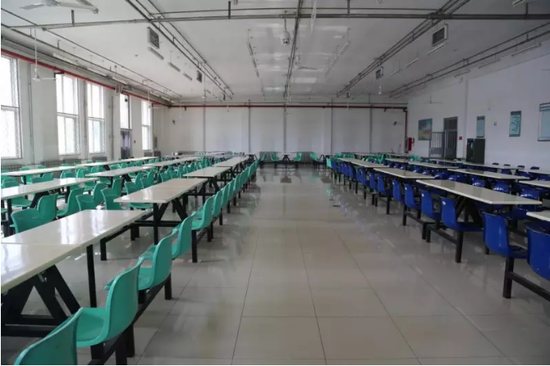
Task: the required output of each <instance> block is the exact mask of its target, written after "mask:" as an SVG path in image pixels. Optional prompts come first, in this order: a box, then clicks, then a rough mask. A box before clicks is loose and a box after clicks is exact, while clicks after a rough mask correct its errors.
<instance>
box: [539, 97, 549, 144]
mask: <svg viewBox="0 0 550 366" xmlns="http://www.w3.org/2000/svg"><path fill="white" fill-rule="evenodd" d="M539 141H550V103H545V104H541V105H540V121H539Z"/></svg>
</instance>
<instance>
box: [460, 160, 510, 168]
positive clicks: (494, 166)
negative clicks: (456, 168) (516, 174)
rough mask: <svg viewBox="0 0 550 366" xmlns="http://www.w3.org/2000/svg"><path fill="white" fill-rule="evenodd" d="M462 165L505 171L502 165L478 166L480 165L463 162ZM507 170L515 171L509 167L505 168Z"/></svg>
mask: <svg viewBox="0 0 550 366" xmlns="http://www.w3.org/2000/svg"><path fill="white" fill-rule="evenodd" d="M460 164H462V165H466V166H477V167H481V168H490V169H503V168H504V167H503V166H500V165H492V164H478V163H469V162H467V161H461V162H460ZM505 169H513V168H511V167H509V166H507V167H505Z"/></svg>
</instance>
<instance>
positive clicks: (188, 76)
mask: <svg viewBox="0 0 550 366" xmlns="http://www.w3.org/2000/svg"><path fill="white" fill-rule="evenodd" d="M183 76H185V77H186V78H187V79H188V80H189V81H193V78H192V77H191V76H190V75H188V74H186V73H183Z"/></svg>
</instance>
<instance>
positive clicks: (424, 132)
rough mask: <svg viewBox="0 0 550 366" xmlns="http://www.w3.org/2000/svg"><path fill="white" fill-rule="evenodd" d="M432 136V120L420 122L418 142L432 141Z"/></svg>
mask: <svg viewBox="0 0 550 366" xmlns="http://www.w3.org/2000/svg"><path fill="white" fill-rule="evenodd" d="M431 135H432V120H431V119H421V120H420V121H418V141H430V139H431Z"/></svg>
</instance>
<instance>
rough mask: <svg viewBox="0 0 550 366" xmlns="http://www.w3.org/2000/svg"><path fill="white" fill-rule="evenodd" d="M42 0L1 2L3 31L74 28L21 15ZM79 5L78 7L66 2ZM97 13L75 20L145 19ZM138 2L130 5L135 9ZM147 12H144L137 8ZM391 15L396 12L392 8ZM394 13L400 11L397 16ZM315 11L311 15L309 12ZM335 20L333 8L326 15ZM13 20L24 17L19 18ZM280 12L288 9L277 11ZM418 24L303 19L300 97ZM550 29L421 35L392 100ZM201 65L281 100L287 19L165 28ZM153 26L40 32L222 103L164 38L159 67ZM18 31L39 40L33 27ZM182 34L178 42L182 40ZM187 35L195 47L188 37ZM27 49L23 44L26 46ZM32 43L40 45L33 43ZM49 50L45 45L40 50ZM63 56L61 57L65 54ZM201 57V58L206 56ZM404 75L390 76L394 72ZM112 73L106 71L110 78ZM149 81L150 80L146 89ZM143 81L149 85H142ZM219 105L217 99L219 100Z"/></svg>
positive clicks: (56, 16)
mask: <svg viewBox="0 0 550 366" xmlns="http://www.w3.org/2000/svg"><path fill="white" fill-rule="evenodd" d="M38 1H40V0H3V1H2V9H3V10H6V11H3V12H2V24H3V25H7V26H18V25H29V24H30V23H29V22H33V23H38V24H52V23H68V22H70V10H68V9H65V8H60V7H43V8H39V9H33V10H22V9H21V7H22V6H24V5H28V4H31V3H35V2H38ZM66 1H72V2H75V1H76V0H66ZM90 1H91V2H92V3H93V4H94V5H95V6H97V7H98V8H99V14H93V13H91V12H89V11H82V10H78V11H76V12H75V21H76V22H77V23H79V22H97V21H109V20H129V19H141V16H140V14H139V13H138V12H136V11H135V10H134V9H133V8H132V7H131V6H130V5H129V4H128V3H127V2H126V1H123V0H116V1H115V0H90ZM137 1H138V0H132V2H133V3H134V4H137ZM139 2H140V3H141V4H143V6H144V7H146V8H147V9H148V10H149V11H150V12H152V13H156V10H155V8H154V7H157V8H158V9H159V10H160V11H162V12H175V11H191V10H207V9H226V8H227V3H228V2H227V0H186V1H181V0H139ZM446 2H447V1H446V0H382V1H379V0H352V1H351V7H352V8H354V7H369V8H384V10H382V12H384V13H388V12H402V13H420V14H426V13H429V12H432V11H434V10H435V9H438V8H440V7H441V6H442V5H444V4H445V3H446ZM312 3H313V0H305V1H304V6H305V7H311V6H312ZM345 4H346V2H345V1H342V0H317V6H318V7H343V6H345ZM296 5H297V0H292V1H288V0H262V1H256V0H239V1H238V4H237V5H233V14H234V15H251V14H255V13H257V11H239V10H238V9H242V8H265V7H277V8H281V7H283V8H284V7H287V8H292V9H295V7H296ZM138 7H139V6H138ZM397 8H421V9H425V10H400V11H396V10H395V9H397ZM387 9H390V10H387ZM391 9H394V10H393V11H392V10H391ZM529 9H530V12H532V13H550V1H547V0H538V1H536V0H531V3H530V8H529ZM524 10H525V8H524V7H517V8H513V7H512V1H511V0H471V1H470V2H469V3H468V4H467V5H465V6H464V7H463V8H462V9H461V10H460V11H458V12H457V13H458V14H466V13H475V14H521V13H523V12H524ZM307 12H309V11H307ZM326 12H330V13H335V12H336V11H335V10H331V11H326ZM10 13H13V14H15V15H16V16H13V15H11V14H10ZM273 13H275V14H280V13H281V11H273ZM202 15H226V13H225V12H223V13H221V12H214V13H213V12H206V13H205V12H195V13H179V14H170V15H166V16H168V17H176V16H202ZM421 22H422V20H419V19H317V20H315V21H314V22H313V24H312V20H310V19H301V20H300V23H299V32H298V34H299V37H298V42H297V45H298V49H297V55H298V59H297V62H296V65H295V69H294V72H293V74H292V75H293V78H292V83H291V96H292V97H312V98H324V99H326V98H331V97H334V96H335V95H336V93H337V92H338V91H339V90H341V89H342V88H343V87H344V86H345V85H346V84H347V83H348V82H349V81H350V80H351V79H352V78H353V77H354V76H355V75H357V74H358V73H359V72H360V71H362V70H363V69H365V68H366V67H367V66H368V65H370V64H371V63H372V62H373V61H374V60H375V59H376V58H377V57H379V56H380V55H381V54H383V53H384V52H385V51H387V50H388V49H389V48H390V47H391V46H393V45H394V44H395V43H396V42H397V41H399V40H400V39H401V38H403V37H404V36H405V35H406V34H407V33H408V32H410V31H411V30H412V29H413V28H414V27H415V26H417V25H418V24H420V23H421ZM546 22H548V21H525V20H522V21H496V20H495V21H477V20H476V21H473V20H464V21H457V20H451V21H447V22H446V24H448V27H449V40H448V41H447V45H446V46H445V47H444V48H443V49H441V50H439V51H438V52H436V53H434V54H432V55H427V51H429V50H430V49H431V47H430V37H431V33H428V34H425V35H424V36H421V37H419V38H418V39H417V40H416V41H415V42H413V43H412V44H411V45H409V46H407V47H406V48H405V49H404V50H402V51H401V52H400V53H399V54H397V55H396V56H395V57H393V58H392V59H391V60H389V61H388V62H386V63H385V64H384V68H385V74H386V76H385V77H384V79H383V82H382V89H383V92H384V93H387V92H389V91H391V90H395V89H396V88H398V87H400V86H402V85H404V84H406V83H409V82H411V81H413V80H416V79H418V78H420V77H423V76H425V75H426V74H429V73H431V72H434V71H436V70H438V69H441V68H443V67H445V66H447V65H449V64H451V63H453V62H456V61H459V60H461V59H463V58H466V57H468V56H471V55H472V54H474V53H477V52H480V51H483V50H484V49H487V48H489V47H491V46H493V45H495V44H497V43H499V42H502V41H505V40H507V39H509V38H511V37H514V36H516V35H518V34H520V33H522V32H525V31H527V30H529V29H532V28H535V27H536V26H539V25H542V24H545V23H546ZM162 24H164V25H165V26H166V30H167V31H169V32H170V33H171V34H172V35H173V36H174V37H176V38H177V39H178V40H179V41H181V42H182V44H185V45H186V48H188V49H190V45H192V47H194V49H195V50H196V51H197V52H198V54H197V53H195V52H194V51H191V54H193V56H194V57H196V58H197V59H198V58H199V57H203V58H204V60H205V61H206V62H207V63H208V65H209V66H210V67H211V68H212V70H213V71H214V72H215V73H216V74H217V76H218V77H219V78H221V80H223V82H225V83H226V84H227V85H228V86H229V88H230V89H231V91H232V92H233V93H234V94H235V99H244V98H248V97H251V98H253V97H264V96H265V98H267V99H266V100H276V99H281V97H282V94H283V91H284V86H285V81H286V74H287V69H288V59H289V56H290V50H291V47H290V46H283V45H281V42H280V36H281V33H282V31H283V28H284V25H283V24H284V23H283V20H282V19H268V20H266V19H264V20H214V21H189V22H173V23H162ZM294 25H295V21H294V20H288V24H287V29H288V31H289V32H291V33H292V32H293V29H294ZM147 27H148V25H147V24H144V23H141V24H115V25H101V26H89V27H74V28H64V29H55V30H48V31H42V30H38V31H37V38H38V39H39V40H40V41H42V42H45V43H47V44H50V45H53V46H56V47H58V48H59V49H60V50H62V51H65V52H68V53H70V54H74V55H75V56H77V57H79V58H82V59H84V60H87V61H90V62H92V63H94V64H96V65H97V66H98V67H101V68H102V69H107V70H109V69H110V70H111V71H110V74H112V73H114V72H115V65H117V67H116V73H118V74H119V76H124V77H127V78H129V79H131V80H133V81H135V82H136V83H137V84H139V83H142V84H143V83H145V84H146V85H147V86H149V87H151V88H152V89H154V90H157V91H159V92H161V93H163V94H165V95H169V96H170V98H174V99H176V98H177V99H180V98H183V99H193V98H200V97H201V96H202V95H203V93H204V89H205V88H206V89H207V90H208V92H209V93H208V94H207V97H208V98H213V95H215V96H216V97H217V98H221V96H222V92H221V91H220V90H219V89H218V88H217V87H215V86H214V84H213V83H212V82H210V81H209V80H207V78H204V79H205V82H204V83H202V84H201V83H199V82H197V81H195V80H193V81H189V80H188V79H186V78H185V77H184V76H183V73H182V72H177V71H176V70H174V69H173V68H171V67H169V66H168V61H171V62H172V63H173V64H175V65H177V66H178V67H179V68H180V69H182V71H185V72H186V73H188V74H189V75H191V76H193V77H195V75H196V67H195V66H193V65H192V63H191V62H190V61H189V60H187V59H186V58H185V57H184V55H182V54H181V52H179V51H178V50H177V49H176V48H175V47H174V46H172V45H171V44H170V42H168V40H167V39H165V38H163V37H161V45H160V50H159V52H160V53H161V54H162V55H163V56H164V60H163V61H161V60H160V59H158V58H157V57H156V56H155V55H153V54H152V53H151V52H149V51H148V47H149V44H148V43H147ZM17 31H18V32H22V33H24V34H27V35H29V34H31V33H30V30H29V29H19V30H17ZM178 32H179V33H180V34H178ZM348 34H349V47H348V49H347V51H346V52H345V53H344V54H343V55H342V56H341V57H340V58H339V59H338V61H337V62H336V63H335V64H334V67H333V68H332V69H331V70H330V72H329V73H328V74H327V73H326V71H327V65H328V64H329V63H330V61H331V60H332V59H333V58H334V57H335V53H336V52H337V50H338V49H340V48H341V47H342V46H343V45H344V44H345V43H346V40H347V39H348ZM2 36H6V37H8V38H13V37H14V35H13V33H10V31H8V30H7V29H4V28H3V33H2ZM181 36H183V37H185V39H187V41H188V42H189V44H190V45H189V44H187V43H186V42H185V40H184V39H183V38H182V37H181ZM19 41H21V40H19ZM30 41H31V42H30V43H29V40H27V43H28V44H30V45H32V39H30ZM247 42H250V44H251V46H252V47H253V51H254V59H255V61H256V64H257V67H258V72H259V75H260V78H259V79H258V78H257V77H256V73H255V70H254V66H253V62H252V59H251V56H250V55H249V51H248V46H247ZM40 47H41V48H43V45H40ZM59 53H61V52H59ZM199 54H200V56H199ZM416 57H418V58H419V59H420V61H419V62H416V63H415V64H414V65H411V66H410V67H408V68H406V67H405V65H406V64H407V63H408V62H410V61H411V60H413V59H415V58H416ZM398 69H401V71H400V72H398V73H397V74H395V75H393V76H391V77H389V75H390V74H391V73H393V72H394V71H396V70H398ZM103 71H105V70H103ZM147 79H148V80H150V81H147ZM144 80H145V81H144ZM378 89H379V84H378V83H377V82H376V81H375V80H374V75H370V76H368V77H366V78H365V79H364V80H363V81H361V82H360V83H359V84H357V86H356V87H355V88H353V89H352V95H358V94H360V93H377V92H378ZM212 100H214V99H212Z"/></svg>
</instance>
